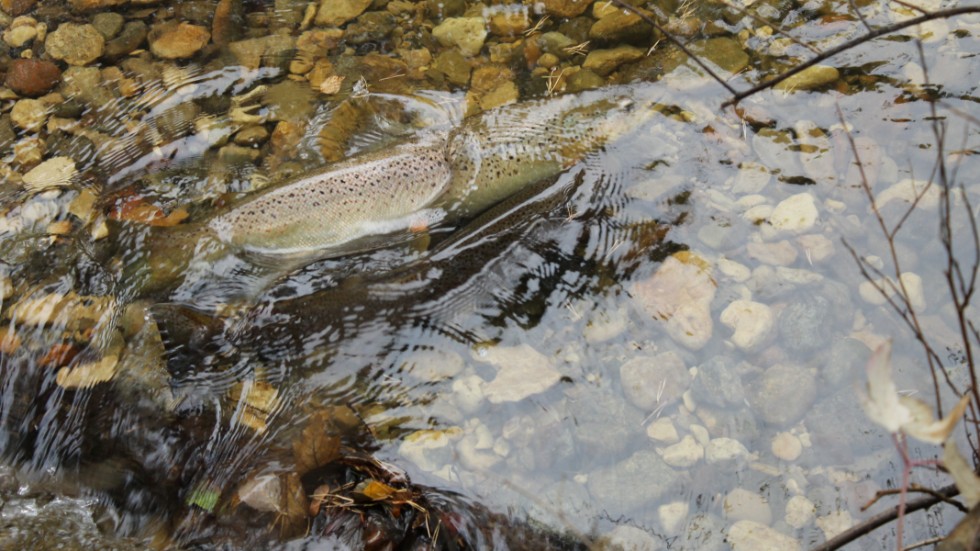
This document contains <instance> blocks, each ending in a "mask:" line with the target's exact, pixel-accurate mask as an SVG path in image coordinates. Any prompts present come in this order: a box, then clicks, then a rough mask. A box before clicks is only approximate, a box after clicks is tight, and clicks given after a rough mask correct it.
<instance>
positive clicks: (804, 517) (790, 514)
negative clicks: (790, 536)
mask: <svg viewBox="0 0 980 551" xmlns="http://www.w3.org/2000/svg"><path fill="white" fill-rule="evenodd" d="M816 510H817V507H816V506H815V505H814V504H813V502H812V501H810V500H809V499H807V498H806V497H804V496H793V497H791V498H789V501H787V502H786V516H785V517H784V519H783V520H785V521H786V524H788V525H790V526H792V527H793V528H796V529H797V530H799V529H801V528H803V527H804V526H807V525H808V524H810V523H811V522H813V518H814V516H815V514H816Z"/></svg>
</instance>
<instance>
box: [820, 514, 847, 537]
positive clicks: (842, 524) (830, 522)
mask: <svg viewBox="0 0 980 551" xmlns="http://www.w3.org/2000/svg"><path fill="white" fill-rule="evenodd" d="M817 526H818V527H819V528H820V530H822V531H823V535H824V537H826V538H827V539H830V538H832V537H834V536H836V535H837V534H840V533H841V532H843V531H844V530H847V529H848V528H850V527H851V526H854V518H853V517H851V513H850V511H848V510H847V509H844V510H842V511H834V512H832V513H830V514H829V515H825V516H822V517H818V518H817Z"/></svg>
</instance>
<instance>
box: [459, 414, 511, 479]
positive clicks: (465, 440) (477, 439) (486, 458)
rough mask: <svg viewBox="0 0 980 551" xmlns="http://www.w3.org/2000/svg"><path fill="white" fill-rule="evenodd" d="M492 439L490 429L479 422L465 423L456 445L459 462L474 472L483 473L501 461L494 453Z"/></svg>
mask: <svg viewBox="0 0 980 551" xmlns="http://www.w3.org/2000/svg"><path fill="white" fill-rule="evenodd" d="M493 448H494V437H493V434H492V433H491V432H490V429H489V428H487V426H486V425H484V424H483V423H481V422H480V421H479V420H476V419H474V420H473V421H471V422H469V423H467V425H466V427H465V428H464V434H463V437H462V438H461V439H460V441H459V442H458V443H457V444H456V451H457V453H458V454H459V459H460V462H461V463H462V464H463V466H464V467H466V468H468V469H471V470H474V471H478V472H479V471H485V470H487V469H490V468H491V467H493V466H494V465H496V464H497V463H499V462H500V460H501V459H502V458H501V457H500V456H499V455H497V453H496V452H494V449H493Z"/></svg>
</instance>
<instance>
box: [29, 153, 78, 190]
mask: <svg viewBox="0 0 980 551" xmlns="http://www.w3.org/2000/svg"><path fill="white" fill-rule="evenodd" d="M77 173H78V170H77V169H76V168H75V161H73V160H71V159H70V158H68V157H52V158H51V159H48V160H47V161H44V162H43V163H41V164H39V165H37V166H36V167H34V168H33V169H31V170H30V172H28V173H27V174H24V187H25V188H27V189H28V190H29V191H33V192H38V191H42V190H45V189H48V188H53V187H63V186H67V185H69V184H71V181H72V178H74V177H75V175H76V174H77Z"/></svg>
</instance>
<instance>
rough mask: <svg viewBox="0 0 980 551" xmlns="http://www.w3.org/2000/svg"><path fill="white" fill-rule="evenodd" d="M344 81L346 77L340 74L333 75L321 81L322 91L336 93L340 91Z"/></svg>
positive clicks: (330, 93)
mask: <svg viewBox="0 0 980 551" xmlns="http://www.w3.org/2000/svg"><path fill="white" fill-rule="evenodd" d="M343 83H344V77H342V76H340V75H332V76H329V77H327V78H325V79H323V82H322V83H320V92H321V93H324V94H328V95H333V94H336V93H337V92H339V91H340V85H341V84H343Z"/></svg>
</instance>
